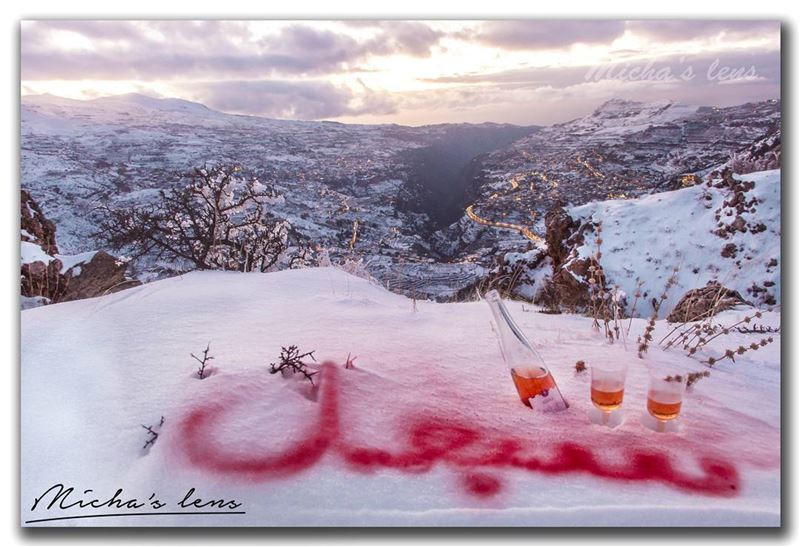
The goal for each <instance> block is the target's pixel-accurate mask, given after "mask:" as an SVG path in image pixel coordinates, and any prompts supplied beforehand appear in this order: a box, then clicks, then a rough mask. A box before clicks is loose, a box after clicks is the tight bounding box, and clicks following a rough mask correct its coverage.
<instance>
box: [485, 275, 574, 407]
mask: <svg viewBox="0 0 800 547" xmlns="http://www.w3.org/2000/svg"><path fill="white" fill-rule="evenodd" d="M483 298H484V300H485V301H486V303H487V304H489V308H490V309H491V310H492V317H493V318H494V325H495V329H496V330H497V338H498V340H499V341H500V351H501V352H502V354H503V360H504V361H505V363H506V365H507V366H508V368H509V369H510V370H511V379H512V380H513V381H514V385H515V386H516V388H517V393H519V398H520V400H521V401H522V402H523V403H524V404H525V405H527V406H529V407H531V408H533V409H534V410H539V411H542V412H558V411H561V410H566V409H567V408H568V407H569V404H568V403H567V401H566V400H565V399H564V397H563V396H562V395H561V391H559V389H558V386H557V385H556V381H555V379H554V378H553V375H552V374H551V373H550V369H548V368H547V365H545V363H544V360H543V359H542V357H541V356H540V355H539V353H538V352H537V351H536V350H535V349H534V347H533V346H532V345H531V344H530V342H528V339H527V338H525V335H524V334H522V331H521V330H520V329H519V327H518V326H517V325H516V324H515V323H514V320H513V319H512V318H511V314H509V312H508V309H507V308H506V306H505V304H503V301H502V300H501V299H500V294H498V292H497V291H495V290H491V291H489V292H487V293H486V294H485V295H484V296H483Z"/></svg>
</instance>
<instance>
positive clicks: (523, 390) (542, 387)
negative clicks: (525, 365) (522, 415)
mask: <svg viewBox="0 0 800 547" xmlns="http://www.w3.org/2000/svg"><path fill="white" fill-rule="evenodd" d="M511 378H512V379H513V380H514V385H515V386H516V388H517V393H519V398H520V400H522V402H523V403H525V404H526V405H527V406H531V403H530V401H529V400H528V399H530V398H531V397H536V396H537V395H541V394H543V393H544V392H547V391H549V390H551V389H553V388H554V387H556V382H555V380H553V376H552V375H551V374H550V372H548V371H546V370H544V369H542V368H539V367H535V368H531V369H529V370H521V371H519V372H517V370H516V369H511Z"/></svg>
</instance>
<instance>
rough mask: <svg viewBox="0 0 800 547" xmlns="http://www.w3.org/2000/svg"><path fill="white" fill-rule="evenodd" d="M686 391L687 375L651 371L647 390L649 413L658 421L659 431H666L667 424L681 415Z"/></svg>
mask: <svg viewBox="0 0 800 547" xmlns="http://www.w3.org/2000/svg"><path fill="white" fill-rule="evenodd" d="M685 391H686V374H683V373H680V372H673V373H670V372H669V371H665V370H664V369H659V368H655V369H653V370H651V371H650V385H649V387H648V388H647V412H649V413H650V415H651V416H652V417H653V418H655V419H656V421H657V423H658V427H657V431H660V432H663V431H665V430H666V426H667V423H668V422H670V421H672V420H674V419H676V418H677V417H678V415H680V413H681V404H682V403H683V394H684V392H685Z"/></svg>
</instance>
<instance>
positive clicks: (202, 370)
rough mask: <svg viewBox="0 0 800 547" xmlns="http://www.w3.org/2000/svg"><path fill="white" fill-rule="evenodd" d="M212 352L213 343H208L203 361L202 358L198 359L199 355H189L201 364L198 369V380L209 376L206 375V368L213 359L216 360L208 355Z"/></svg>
mask: <svg viewBox="0 0 800 547" xmlns="http://www.w3.org/2000/svg"><path fill="white" fill-rule="evenodd" d="M210 350H211V342H209V343H208V345H207V346H206V349H205V350H203V357H202V359H201V358H200V357H198V356H197V355H195V354H194V353H190V354H189V355H191V356H192V358H194V360H195V361H197V362H198V363H200V366H199V367H198V369H197V377H198V378H200V379H201V380H202V379H204V378H206V377H207V374H206V367H207V366H208V363H209V362H210V361H211V360H213V359H214V357H212V356H210V355H209V354H208V352H209V351H210Z"/></svg>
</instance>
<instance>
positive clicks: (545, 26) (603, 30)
mask: <svg viewBox="0 0 800 547" xmlns="http://www.w3.org/2000/svg"><path fill="white" fill-rule="evenodd" d="M624 32H625V22H624V21H570V20H564V21H547V20H542V21H533V20H528V21H489V22H486V23H482V24H481V25H479V26H478V27H477V28H475V29H470V30H468V31H466V32H463V33H461V34H460V35H459V37H460V38H462V39H468V40H475V41H477V42H479V43H481V44H484V45H489V46H494V47H499V48H503V49H520V50H526V49H557V48H563V47H567V46H571V45H573V44H577V43H581V44H601V43H609V44H610V43H611V42H613V41H614V40H615V39H616V38H619V37H620V36H622V34H623V33H624Z"/></svg>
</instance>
